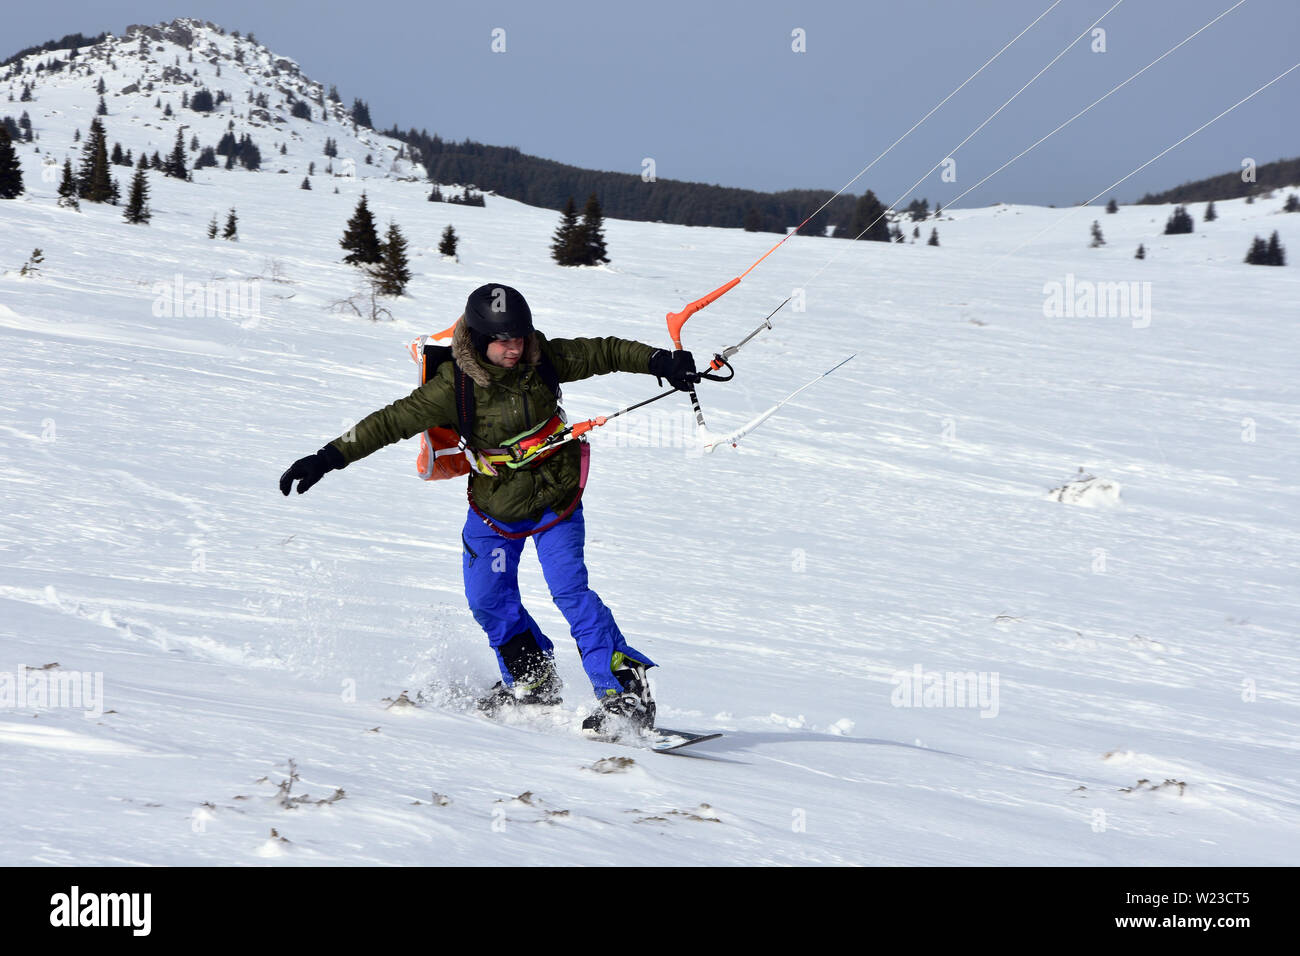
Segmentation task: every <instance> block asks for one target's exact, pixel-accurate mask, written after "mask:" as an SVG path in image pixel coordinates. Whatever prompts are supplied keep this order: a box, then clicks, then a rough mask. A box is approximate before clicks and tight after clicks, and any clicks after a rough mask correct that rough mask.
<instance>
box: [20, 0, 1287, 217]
mask: <svg viewBox="0 0 1300 956" xmlns="http://www.w3.org/2000/svg"><path fill="white" fill-rule="evenodd" d="M1113 2H1114V0H1062V2H1061V3H1060V5H1059V6H1057V7H1056V8H1055V9H1054V10H1053V11H1052V12H1051V13H1050V14H1048V16H1047V17H1046V18H1044V20H1043V21H1042V22H1041V23H1039V24H1038V25H1037V26H1036V27H1035V28H1034V29H1033V30H1031V31H1030V32H1029V33H1027V34H1026V35H1025V36H1024V37H1023V38H1022V39H1020V40H1019V41H1018V42H1017V43H1016V44H1015V45H1014V46H1013V47H1011V49H1009V50H1008V51H1007V52H1006V53H1005V54H1003V55H1002V57H1001V58H1000V59H999V60H998V61H997V62H996V63H994V64H993V65H992V66H990V67H989V68H988V69H986V70H985V71H984V72H983V73H982V74H981V75H980V76H979V77H978V78H977V79H976V80H975V81H973V82H972V83H971V84H970V85H969V86H967V87H966V89H964V90H963V91H962V92H961V93H960V94H958V95H957V96H956V97H954V98H953V99H952V100H951V101H949V103H948V104H947V105H946V106H945V107H944V108H943V109H941V110H940V111H939V112H937V113H935V115H934V116H933V117H931V118H930V119H929V120H928V121H927V122H926V124H925V125H924V126H922V127H921V128H920V129H918V130H917V131H916V132H915V133H913V134H912V135H911V136H910V137H909V138H908V139H907V140H905V141H904V142H903V143H902V144H900V145H899V146H898V147H897V148H896V149H895V150H894V151H893V152H892V153H890V155H889V156H888V157H886V158H885V159H884V160H882V161H881V162H880V163H879V164H877V166H876V167H875V168H873V169H872V170H871V172H869V173H868V174H867V176H866V177H864V179H863V180H859V182H858V183H857V184H856V185H855V186H854V187H853V189H852V191H853V192H861V191H862V189H863V188H864V186H865V187H870V188H872V189H874V190H875V191H876V193H877V194H878V195H880V197H881V198H882V199H884V200H885V202H887V203H888V202H892V201H893V200H894V199H896V198H898V196H899V195H900V194H902V193H903V192H904V191H905V190H907V189H908V187H910V186H911V185H912V183H914V182H915V181H916V180H917V179H918V178H920V177H921V175H922V174H923V173H925V171H926V170H928V169H929V168H930V167H931V166H933V165H934V164H935V163H937V162H939V161H940V160H941V159H942V158H943V157H944V156H946V155H947V154H948V152H949V151H950V150H951V149H952V147H953V146H955V145H956V144H957V143H958V142H960V141H961V139H962V138H963V137H965V135H966V134H967V133H968V132H970V131H971V130H972V129H973V128H974V127H975V126H977V125H978V124H979V123H980V122H981V121H982V120H983V119H985V117H987V116H988V115H989V114H990V113H991V112H992V111H993V110H994V109H996V108H997V106H998V105H999V104H1001V103H1002V102H1003V100H1005V99H1006V98H1007V97H1008V96H1010V95H1011V94H1012V93H1013V92H1015V90H1017V89H1018V88H1019V87H1020V86H1021V85H1022V84H1024V83H1025V82H1026V81H1027V80H1029V78H1030V77H1032V76H1033V75H1034V73H1036V72H1037V71H1038V70H1039V69H1040V68H1041V67H1042V66H1043V65H1045V64H1046V63H1047V62H1048V61H1049V60H1051V59H1052V57H1053V56H1055V55H1056V54H1057V53H1058V52H1059V51H1060V50H1061V49H1062V47H1064V46H1065V45H1066V44H1067V43H1068V42H1069V41H1070V40H1071V39H1073V38H1074V37H1076V36H1078V35H1079V34H1080V33H1082V32H1084V31H1085V29H1086V28H1087V27H1088V26H1089V25H1090V24H1091V23H1092V22H1093V21H1094V20H1095V19H1096V18H1097V17H1099V16H1101V14H1102V13H1103V12H1105V11H1106V10H1107V8H1109V7H1110V6H1111V4H1112V3H1113ZM1234 2H1235V0H1124V2H1122V3H1121V4H1120V6H1119V7H1118V8H1117V9H1115V11H1114V12H1113V13H1111V14H1109V15H1108V16H1107V17H1106V18H1105V19H1104V20H1103V21H1102V23H1101V26H1102V27H1104V28H1105V29H1106V37H1105V42H1106V50H1105V52H1093V51H1092V49H1091V41H1090V40H1084V41H1081V42H1080V43H1079V44H1078V45H1077V46H1075V47H1074V48H1073V49H1072V50H1071V51H1070V52H1069V53H1067V54H1066V55H1065V56H1064V57H1063V58H1062V59H1061V60H1060V61H1059V62H1058V63H1057V64H1056V65H1055V66H1053V67H1052V69H1051V70H1049V71H1048V72H1047V73H1046V74H1044V75H1043V76H1042V78H1040V79H1039V80H1038V81H1036V82H1035V83H1034V85H1033V86H1031V87H1030V88H1029V89H1028V90H1026V91H1025V92H1024V93H1022V94H1021V95H1020V97H1019V98H1018V99H1017V100H1016V101H1015V102H1014V103H1012V104H1011V106H1009V107H1008V108H1007V109H1006V110H1005V111H1004V112H1003V113H1002V114H1000V115H999V116H998V117H997V118H996V119H994V120H993V121H992V122H991V123H990V124H989V125H988V126H987V127H986V128H985V129H984V130H982V131H981V132H980V133H979V134H978V135H977V136H976V137H975V138H974V139H972V140H971V141H970V142H969V143H967V144H966V145H965V146H963V147H962V149H961V150H960V151H959V152H958V153H957V154H956V159H957V167H956V173H957V181H956V183H943V182H941V181H940V179H939V172H935V173H933V174H932V175H931V176H930V177H929V178H928V179H927V180H925V182H923V183H922V185H920V186H919V187H918V188H917V189H916V194H917V195H922V196H926V197H927V198H929V199H930V200H931V201H934V200H936V199H939V200H943V201H946V200H947V199H948V198H951V197H952V196H954V195H956V193H958V192H960V191H961V190H963V189H965V188H966V187H967V186H968V185H971V184H973V183H975V182H976V181H978V180H979V179H980V178H982V177H983V176H984V175H985V174H987V173H989V172H991V171H992V170H993V169H995V168H996V167H997V166H999V165H1001V164H1002V163H1003V162H1004V161H1005V160H1007V159H1009V158H1010V157H1011V156H1013V155H1015V154H1016V153H1017V152H1019V151H1020V150H1021V149H1023V148H1024V147H1025V146H1028V145H1029V144H1030V143H1032V142H1033V141H1034V140H1035V139H1037V138H1038V137H1039V136H1041V135H1042V134H1043V133H1046V132H1047V131H1048V130H1050V129H1052V128H1053V127H1054V126H1056V125H1057V124H1058V123H1060V122H1062V121H1063V120H1065V119H1067V118H1068V117H1069V116H1071V115H1072V114H1073V113H1074V112H1076V111H1077V110H1079V109H1080V108H1082V107H1083V106H1085V105H1087V104H1088V103H1089V102H1091V101H1092V100H1094V99H1095V98H1097V97H1098V96H1100V95H1101V94H1102V93H1104V92H1106V91H1107V90H1108V89H1110V88H1111V87H1112V86H1114V85H1115V84H1116V83H1119V82H1120V81H1121V80H1123V79H1125V78H1126V77H1128V76H1129V75H1130V74H1132V73H1134V72H1136V71H1137V70H1138V69H1140V68H1141V67H1143V66H1145V65H1146V64H1147V63H1148V62H1150V61H1151V60H1153V59H1155V58H1156V57H1157V56H1159V55H1160V54H1161V53H1163V52H1165V51H1166V50H1167V49H1169V47H1171V46H1173V45H1174V44H1175V43H1177V42H1178V41H1179V40H1182V39H1183V38H1184V37H1186V36H1187V35H1188V34H1190V33H1192V32H1193V31H1194V30H1196V29H1197V28H1199V27H1200V26H1202V25H1203V24H1204V23H1205V22H1206V21H1207V20H1210V19H1211V18H1213V17H1214V16H1215V15H1217V14H1219V13H1221V12H1222V11H1224V10H1225V9H1227V8H1228V7H1230V6H1231V5H1232V4H1233V3H1234ZM1050 4H1051V0H997V2H974V0H906V2H900V0H894V2H891V3H887V4H886V3H878V2H874V0H869V2H856V3H854V2H814V0H805V2H799V3H790V2H762V0H758V2H725V0H722V2H704V0H696V2H693V3H692V2H678V0H666V2H660V0H656V2H654V3H627V4H613V3H609V2H605V3H595V2H571V3H551V4H542V3H537V2H535V0H534V2H520V3H515V2H510V3H506V2H487V3H481V4H474V5H469V6H466V5H463V4H452V3H442V4H440V3H436V2H422V3H410V2H396V0H369V2H367V3H364V4H357V3H346V4H345V3H334V2H319V3H297V2H284V3H274V4H272V3H266V2H265V0H261V2H247V0H211V2H197V3H189V4H186V5H184V6H183V7H182V6H180V5H177V4H174V3H168V2H154V0H141V2H136V3H119V2H113V0H108V2H104V0H95V2H89V0H61V2H60V3H58V4H18V5H11V6H10V7H9V9H7V10H6V13H5V22H6V29H5V34H4V42H3V44H2V45H3V47H4V49H3V51H2V53H3V55H5V56H7V55H9V54H10V53H12V52H15V51H16V50H18V49H20V48H21V47H24V46H28V45H30V44H33V43H38V42H41V41H44V40H47V39H51V38H55V37H58V36H62V35H63V34H65V33H69V32H73V31H81V32H82V33H86V34H92V33H97V32H99V31H101V30H109V31H112V32H116V33H120V32H122V31H123V30H124V29H125V27H126V25H127V24H129V23H155V22H158V21H161V20H167V19H171V18H172V17H175V16H193V17H197V18H201V19H206V20H212V21H213V22H215V23H219V24H220V25H222V26H223V27H225V28H226V29H227V30H240V31H243V32H245V33H247V32H250V31H251V32H253V33H254V34H255V35H256V37H257V39H258V40H259V41H261V42H262V43H264V44H266V45H267V46H269V47H271V49H273V50H275V51H276V52H277V53H280V54H282V55H285V56H288V57H291V58H292V59H295V60H297V61H298V62H299V64H300V65H301V66H302V68H303V70H304V72H305V73H306V74H307V75H308V76H311V77H312V78H313V79H317V80H319V81H321V82H324V83H327V84H329V83H333V84H336V85H337V86H338V88H339V91H340V93H341V94H342V95H343V97H344V99H345V101H347V102H351V100H352V98H353V97H361V98H362V99H364V100H366V101H367V102H368V103H369V105H370V110H371V116H372V118H373V120H374V122H375V123H376V125H378V126H380V127H387V126H389V125H391V124H392V123H397V124H398V125H399V126H401V127H403V128H406V127H412V126H413V127H417V128H419V127H423V128H426V129H428V130H429V132H431V133H438V134H439V135H441V136H442V137H443V138H444V139H457V140H459V139H464V138H466V137H469V138H471V139H475V140H479V141H481V142H487V143H492V144H497V145H511V146H518V147H519V148H520V149H522V150H524V151H525V152H528V153H533V154H536V155H539V156H545V157H548V158H551V159H556V160H560V161H562V162H567V163H572V164H574V165H579V166H585V167H590V168H597V169H609V170H619V171H626V172H630V173H640V171H641V168H642V161H643V159H645V158H647V157H650V158H653V159H654V161H655V164H656V171H657V174H658V176H659V177H660V178H671V179H685V180H694V181H700V182H710V183H721V184H724V185H728V186H741V187H748V188H754V189H762V190H777V189H788V188H829V189H838V188H839V187H840V186H842V185H843V184H844V183H845V182H846V181H847V180H848V179H850V178H851V177H852V176H853V175H854V174H855V173H857V172H858V170H859V169H861V168H862V167H863V166H865V165H866V164H867V163H868V162H869V161H870V160H871V159H873V158H874V157H875V156H876V155H877V154H878V153H879V152H880V151H881V150H882V149H884V148H885V147H886V146H888V145H889V143H891V142H893V140H894V139H895V138H896V137H897V136H899V135H900V134H901V133H902V132H903V131H904V130H906V129H907V128H908V127H909V126H911V125H912V124H913V123H914V122H915V121H916V120H917V119H919V118H920V117H921V116H923V115H924V114H925V112H926V111H927V110H929V109H930V108H931V107H932V106H933V105H934V104H935V103H937V102H938V101H939V100H941V99H942V98H943V97H944V96H946V95H947V94H948V93H949V92H950V91H951V90H952V89H953V87H955V86H956V85H957V84H958V83H960V82H961V81H962V80H964V79H965V78H966V77H967V76H969V75H970V73H971V72H973V71H974V70H975V69H976V68H978V67H979V66H980V64H982V63H983V62H984V61H985V60H986V59H988V58H989V57H990V56H991V55H992V54H993V53H994V52H996V51H997V50H998V49H999V48H1000V47H1001V46H1002V45H1003V44H1004V43H1006V42H1007V41H1008V40H1010V39H1011V38H1012V37H1013V36H1015V35H1016V34H1017V33H1018V32H1020V30H1021V29H1023V28H1024V27H1025V26H1026V25H1027V24H1028V23H1030V21H1032V20H1033V19H1034V18H1035V17H1036V16H1038V15H1039V14H1040V13H1042V12H1043V11H1044V10H1045V9H1046V8H1047V7H1048V6H1049V5H1050ZM496 29H501V30H504V38H505V52H493V50H492V43H493V31H494V30H496ZM796 29H800V30H803V31H804V35H805V37H806V52H801V53H796V52H794V51H793V50H792V43H793V39H792V31H794V30H796ZM1298 41H1300V3H1297V2H1296V0H1246V2H1245V3H1244V4H1243V5H1242V6H1240V7H1239V8H1238V9H1236V10H1235V11H1234V12H1232V13H1230V14H1229V15H1228V16H1227V17H1225V18H1224V19H1223V20H1221V21H1220V22H1219V23H1217V24H1215V25H1214V26H1213V27H1211V28H1210V29H1209V30H1207V31H1206V32H1205V33H1203V34H1201V35H1200V36H1199V37H1197V38H1196V39H1194V40H1192V41H1191V42H1190V43H1188V44H1187V45H1186V46H1184V47H1182V48H1181V49H1180V50H1178V51H1177V52H1176V53H1174V54H1172V55H1171V56H1170V57H1169V58H1167V59H1166V60H1164V61H1162V62H1161V63H1159V64H1157V65H1156V66H1154V67H1153V68H1152V69H1151V70H1150V71H1148V72H1147V73H1146V74H1144V75H1143V76H1141V77H1139V78H1138V79H1136V80H1134V81H1133V82H1132V83H1131V84H1129V85H1128V86H1127V87H1125V88H1124V89H1122V90H1120V91H1119V92H1118V93H1116V94H1115V95H1114V96H1112V97H1110V98H1109V99H1108V100H1106V101H1105V102H1104V103H1102V104H1101V105H1099V106H1098V107H1096V108H1095V109H1094V110H1092V111H1091V112H1090V113H1088V114H1087V115H1085V116H1084V117H1082V118H1080V119H1079V120H1077V121H1075V123H1074V124H1073V125H1071V126H1070V127H1068V128H1067V129H1065V130H1063V131H1062V132H1061V133H1058V134H1057V135H1056V136H1055V137H1054V138H1053V139H1051V140H1049V141H1048V142H1046V143H1044V144H1043V145H1042V146H1040V147H1038V148H1037V149H1035V150H1034V151H1033V152H1031V153H1030V154H1028V155H1027V156H1025V157H1024V158H1023V159H1021V160H1019V161H1018V162H1017V163H1016V164H1014V165H1013V166H1011V167H1010V168H1008V169H1007V170H1005V171H1004V172H1002V173H1000V174H999V175H997V176H996V177H994V178H993V179H991V180H990V181H989V182H988V183H987V184H985V185H984V186H982V187H980V188H979V189H977V190H975V191H973V192H972V193H971V194H970V195H969V196H968V197H966V198H965V199H964V200H963V201H962V205H976V204H985V203H991V202H996V201H1006V202H1037V203H1045V204H1046V203H1051V204H1057V205H1065V204H1070V203H1073V202H1077V201H1080V200H1083V199H1087V198H1090V197H1091V196H1093V195H1094V194H1095V193H1097V192H1098V191H1099V190H1101V189H1103V188H1104V187H1105V186H1107V185H1108V184H1109V183H1111V182H1113V181H1115V180H1117V179H1119V178H1120V177H1121V176H1123V175H1125V174H1126V173H1128V172H1129V171H1130V170H1132V169H1133V168H1134V167H1136V166H1138V165H1139V164H1141V163H1142V162H1145V161H1146V160H1148V159H1150V158H1151V157H1152V156H1154V155H1155V154H1156V153H1158V152H1159V151H1160V150H1162V149H1164V148H1165V147H1166V146H1169V145H1170V144H1171V143H1173V142H1175V141H1176V140H1177V139H1179V138H1180V137H1182V136H1184V135H1185V134H1187V133H1189V132H1191V131H1192V130H1193V129H1195V128H1196V127H1197V126H1199V125H1201V124H1202V123H1204V122H1205V121H1206V120H1208V119H1210V118H1211V117H1213V116H1214V115H1215V114H1217V113H1218V112H1220V111H1221V110H1223V109H1225V108H1226V107H1228V106H1230V105H1232V104H1233V103H1234V102H1236V101H1237V100H1238V99H1240V98H1241V97H1243V96H1245V95H1246V94H1247V93H1249V92H1251V91H1252V90H1254V89H1256V88H1257V87H1259V86H1261V85H1263V84H1264V83H1265V82H1267V81H1268V80H1270V79H1272V78H1273V77H1275V76H1276V75H1277V74H1279V73H1281V72H1282V71H1283V70H1285V69H1286V68H1288V67H1290V66H1292V65H1293V64H1295V63H1296V62H1297V61H1300V42H1298ZM1297 100H1300V70H1297V71H1296V72H1295V73H1292V74H1291V75H1290V76H1288V77H1287V78H1286V79H1284V80H1282V81H1281V82H1279V83H1278V84H1276V85H1275V86H1273V87H1272V88H1270V89H1269V90H1266V91H1265V92H1264V93H1261V94H1260V95H1259V96H1257V97H1256V98H1255V99H1253V100H1252V101H1250V102H1249V103H1246V104H1244V105H1243V106H1241V107H1239V108H1238V109H1236V110H1235V111H1234V112H1232V113H1230V114H1229V115H1228V116H1225V117H1224V118H1223V119H1221V120H1219V121H1218V122H1217V123H1216V124H1214V125H1213V126H1211V127H1209V128H1208V129H1206V130H1205V131H1203V132H1202V133H1200V134H1198V135H1197V136H1196V137H1194V138H1193V139H1191V140H1189V141H1188V142H1187V143H1185V144H1184V145H1182V146H1180V147H1179V148H1178V149H1177V150H1175V151H1174V152H1171V153H1170V154H1169V155H1168V156H1166V157H1164V158H1163V159H1162V160H1160V161H1159V162H1157V163H1155V164H1153V165H1152V166H1150V167H1148V168H1147V169H1146V170H1144V171H1143V172H1142V173H1139V174H1138V175H1137V176H1135V177H1134V178H1133V179H1131V180H1129V181H1128V182H1127V183H1125V184H1124V185H1123V186H1121V187H1120V188H1118V189H1117V190H1115V192H1116V194H1117V195H1118V197H1119V198H1120V199H1121V201H1127V200H1131V199H1136V198H1137V197H1139V196H1140V195H1141V194H1142V193H1144V192H1147V191H1149V190H1159V189H1164V188H1167V187H1170V186H1174V185H1177V184H1178V183H1180V182H1184V181H1186V180H1189V179H1196V178H1200V177H1202V176H1206V175H1212V174H1215V173H1220V172H1227V171H1229V170H1234V169H1238V168H1240V164H1241V161H1242V159H1243V158H1245V157H1251V158H1254V159H1255V160H1257V161H1258V162H1261V163H1262V162H1267V161H1270V160H1274V159H1279V158H1283V157H1291V156H1297V155H1300V130H1298V129H1297V124H1296V122H1295V117H1296V115H1297V114H1298V112H1300V111H1297V110H1296V108H1295V104H1296V102H1297Z"/></svg>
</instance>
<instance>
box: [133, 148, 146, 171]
mask: <svg viewBox="0 0 1300 956" xmlns="http://www.w3.org/2000/svg"><path fill="white" fill-rule="evenodd" d="M135 168H136V169H148V168H149V157H148V156H146V155H145V154H144V150H140V161H139V162H137V163H136V164H135Z"/></svg>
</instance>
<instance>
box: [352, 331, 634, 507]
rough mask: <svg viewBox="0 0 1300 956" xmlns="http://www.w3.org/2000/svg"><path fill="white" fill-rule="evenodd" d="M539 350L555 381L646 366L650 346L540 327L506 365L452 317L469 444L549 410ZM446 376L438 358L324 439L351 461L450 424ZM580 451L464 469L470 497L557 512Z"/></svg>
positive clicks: (524, 426) (507, 432)
mask: <svg viewBox="0 0 1300 956" xmlns="http://www.w3.org/2000/svg"><path fill="white" fill-rule="evenodd" d="M543 351H545V353H546V354H547V356H548V357H549V358H550V360H551V364H552V365H553V366H554V367H555V372H556V375H557V376H558V377H559V380H560V381H561V382H573V381H577V380H578V379H583V378H589V377H591V376H592V375H605V374H607V373H609V372H646V373H648V372H649V364H650V356H651V354H653V353H654V351H655V349H654V348H653V347H652V346H649V345H645V344H643V343H641V342H633V341H630V340H628V339H620V338H614V337H612V336H609V337H605V338H580V339H553V340H549V341H548V340H547V339H546V337H545V336H544V335H542V333H540V332H533V333H532V335H531V336H529V341H528V343H527V345H526V347H525V351H524V355H523V358H522V359H521V360H520V362H519V364H518V365H516V366H515V367H514V368H511V369H507V368H501V367H500V366H497V365H493V364H492V363H490V362H489V361H487V359H486V358H484V357H483V356H482V355H480V354H479V353H478V351H477V350H476V349H475V348H474V346H473V344H472V343H471V342H470V338H469V334H468V332H467V331H466V329H465V324H464V323H463V322H460V323H457V325H456V332H455V335H454V336H453V340H452V354H453V356H454V357H455V359H456V361H457V362H458V363H459V364H460V367H461V368H462V369H464V370H465V375H466V377H467V378H468V379H469V380H471V381H472V382H473V383H474V384H473V388H474V404H475V410H474V429H473V433H472V434H471V435H470V442H469V444H470V446H471V447H473V448H497V447H500V446H502V445H504V444H505V443H506V442H507V441H508V440H509V439H511V438H513V437H515V436H516V435H518V434H520V433H521V432H524V431H527V430H528V429H529V428H532V427H533V426H534V425H538V424H540V423H541V422H544V421H546V420H547V419H548V418H550V417H551V415H553V414H554V413H555V409H556V405H557V399H558V397H557V396H556V395H555V394H554V393H553V392H552V391H551V390H550V389H549V388H548V387H547V386H546V383H545V382H544V381H542V377H541V375H540V374H539V373H538V371H537V367H536V366H537V364H538V362H540V361H541V353H542V352H543ZM453 381H454V369H453V367H452V363H451V362H444V363H443V364H442V365H441V366H439V368H438V371H437V372H436V373H435V375H434V377H433V378H431V379H429V381H427V382H425V383H424V384H423V385H421V386H420V387H419V388H416V389H415V390H414V391H412V392H411V394H409V395H407V396H406V397H405V398H399V399H398V400H397V401H395V402H393V403H392V404H391V405H388V406H387V407H385V408H381V409H379V411H377V412H372V413H371V414H369V415H367V416H366V417H365V418H363V419H362V420H361V421H360V422H359V423H357V426H356V428H355V429H353V430H352V432H351V433H349V434H345V435H341V436H339V437H338V438H335V439H334V440H333V441H332V442H330V444H332V445H333V446H334V447H335V448H337V449H338V450H339V451H340V452H341V453H342V455H343V458H344V460H345V461H346V462H347V464H351V463H352V462H354V461H357V460H358V459H361V458H365V457H366V456H367V455H369V454H371V453H372V452H375V451H378V450H379V449H380V448H383V447H384V446H385V445H391V444H392V443H393V442H396V441H400V440H401V439H403V438H412V437H414V436H415V435H418V434H420V433H421V432H423V431H425V430H426V429H429V428H438V427H446V428H453V429H454V428H455V427H456V400H455V397H454V395H453V394H452V388H453ZM580 455H581V450H580V448H579V447H578V443H577V442H568V443H566V444H565V445H564V446H563V447H562V448H561V449H560V450H559V451H558V452H556V453H555V454H553V455H551V456H550V457H549V458H547V459H545V460H544V461H543V462H542V463H541V464H539V465H537V466H536V467H534V468H520V469H517V470H511V469H508V468H501V469H499V471H500V474H499V475H498V476H497V477H492V476H490V475H480V474H477V473H471V474H470V476H469V481H470V490H471V491H472V492H473V494H474V501H475V503H476V504H477V505H478V506H479V507H480V508H481V509H483V511H484V512H486V513H487V514H489V515H490V516H492V517H493V518H495V519H496V520H498V521H506V522H512V521H523V520H530V521H536V520H537V519H538V518H540V517H541V516H542V513H543V512H544V511H545V510H546V509H547V508H550V509H552V510H554V511H555V512H556V513H559V512H560V511H562V510H563V509H564V508H565V507H566V506H567V505H568V504H569V503H570V502H572V501H573V498H574V496H575V495H576V494H577V493H578V479H579V464H580V462H579V459H580Z"/></svg>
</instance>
